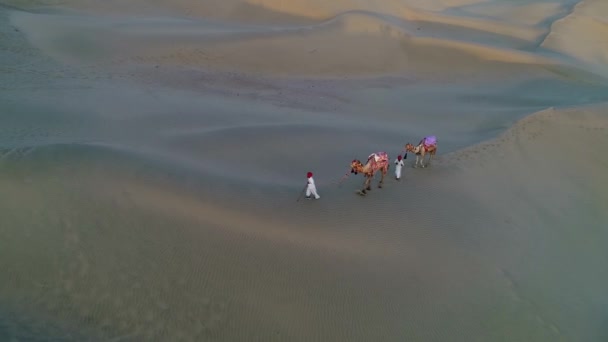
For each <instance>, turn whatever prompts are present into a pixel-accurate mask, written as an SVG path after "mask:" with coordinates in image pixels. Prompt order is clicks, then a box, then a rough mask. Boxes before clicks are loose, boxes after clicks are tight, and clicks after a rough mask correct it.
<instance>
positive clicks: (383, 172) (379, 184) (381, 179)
mask: <svg viewBox="0 0 608 342" xmlns="http://www.w3.org/2000/svg"><path fill="white" fill-rule="evenodd" d="M384 175H386V171H385V170H382V178H380V183H378V187H379V188H382V184H384Z"/></svg>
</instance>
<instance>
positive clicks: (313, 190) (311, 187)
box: [306, 177, 321, 199]
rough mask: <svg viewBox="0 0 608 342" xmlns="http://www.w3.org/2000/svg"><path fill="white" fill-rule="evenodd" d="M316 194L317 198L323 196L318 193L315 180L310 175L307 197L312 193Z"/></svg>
mask: <svg viewBox="0 0 608 342" xmlns="http://www.w3.org/2000/svg"><path fill="white" fill-rule="evenodd" d="M311 194H312V195H313V196H315V199H319V198H321V196H319V194H317V187H316V186H315V180H314V179H313V178H312V177H310V178H308V186H307V187H306V197H310V195H311Z"/></svg>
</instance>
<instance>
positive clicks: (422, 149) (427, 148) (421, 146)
mask: <svg viewBox="0 0 608 342" xmlns="http://www.w3.org/2000/svg"><path fill="white" fill-rule="evenodd" d="M405 151H406V153H407V152H412V153H414V154H415V155H416V163H414V167H418V162H419V161H420V165H421V166H422V167H426V166H429V165H431V159H433V156H434V155H435V153H437V138H435V136H433V135H431V136H428V137H424V138H423V139H422V140H420V142H419V143H418V146H414V145H412V144H410V143H407V144H406V145H405ZM427 153H428V155H429V160H428V162H427V163H426V165H425V164H424V156H425V155H426V154H427Z"/></svg>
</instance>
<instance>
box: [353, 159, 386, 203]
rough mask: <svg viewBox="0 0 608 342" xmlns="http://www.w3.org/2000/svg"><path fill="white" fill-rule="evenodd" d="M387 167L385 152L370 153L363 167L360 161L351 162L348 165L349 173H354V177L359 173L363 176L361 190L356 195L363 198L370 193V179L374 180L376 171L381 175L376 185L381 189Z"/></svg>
mask: <svg viewBox="0 0 608 342" xmlns="http://www.w3.org/2000/svg"><path fill="white" fill-rule="evenodd" d="M389 165H390V162H389V157H388V154H387V153H386V152H376V153H372V154H371V155H370V156H369V157H368V158H367V163H366V164H365V165H363V163H361V161H360V160H358V159H355V160H353V161H352V162H351V163H350V167H351V169H350V172H351V173H354V174H355V175H356V174H358V173H359V172H361V173H363V175H364V176H365V183H364V184H363V189H361V190H359V191H358V194H359V195H362V196H365V195H366V194H367V191H370V190H371V189H372V187H371V181H372V178H374V175H375V174H376V171H380V173H381V174H382V178H381V179H380V182H379V183H378V187H379V188H382V184H383V183H384V176H386V173H387V172H388V167H389Z"/></svg>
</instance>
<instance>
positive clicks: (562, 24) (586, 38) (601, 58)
mask: <svg viewBox="0 0 608 342" xmlns="http://www.w3.org/2000/svg"><path fill="white" fill-rule="evenodd" d="M542 47H544V48H547V49H551V50H554V51H558V52H561V53H564V54H566V55H568V56H572V57H574V58H576V59H578V60H580V61H583V62H586V63H590V64H593V65H594V66H596V67H599V68H601V69H602V71H603V72H605V73H608V69H607V68H606V65H608V2H606V1H602V0H586V1H582V2H580V3H578V4H577V5H576V6H575V7H574V9H573V11H572V13H570V14H569V15H568V16H566V17H564V18H562V19H560V20H558V21H557V22H555V23H554V24H553V25H552V26H551V32H550V33H549V35H548V36H547V37H546V39H545V41H544V42H543V43H542Z"/></svg>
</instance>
